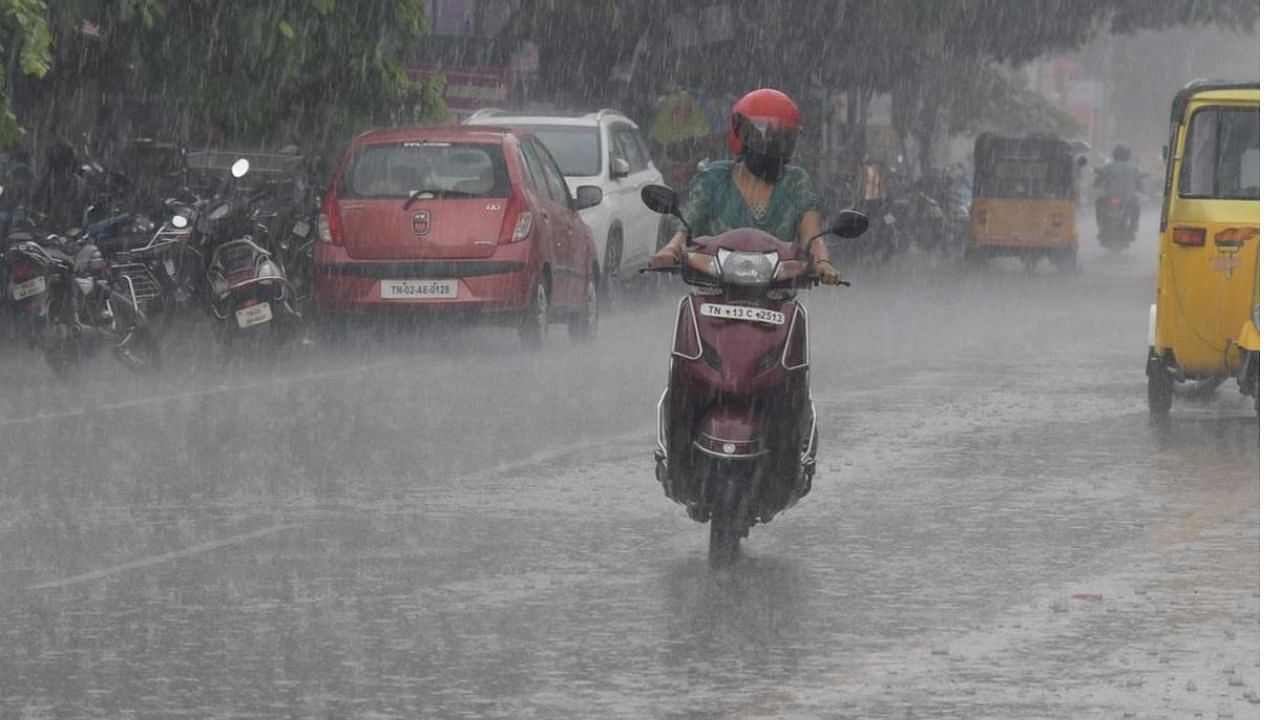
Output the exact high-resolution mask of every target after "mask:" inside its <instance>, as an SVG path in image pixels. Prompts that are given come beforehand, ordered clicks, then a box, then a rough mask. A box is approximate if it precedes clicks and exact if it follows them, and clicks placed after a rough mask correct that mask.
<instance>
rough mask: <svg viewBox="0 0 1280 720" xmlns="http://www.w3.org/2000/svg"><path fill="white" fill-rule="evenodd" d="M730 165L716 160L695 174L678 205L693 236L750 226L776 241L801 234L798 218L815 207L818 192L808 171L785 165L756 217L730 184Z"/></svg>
mask: <svg viewBox="0 0 1280 720" xmlns="http://www.w3.org/2000/svg"><path fill="white" fill-rule="evenodd" d="M733 166H734V163H733V162H732V161H729V160H719V161H716V162H713V163H711V164H709V165H707V166H706V167H704V168H703V169H702V170H699V171H698V174H697V175H695V176H694V178H693V183H692V184H691V185H690V187H689V197H688V198H687V199H686V200H685V201H684V202H682V203H681V204H680V213H681V214H682V215H684V219H685V222H687V223H689V229H690V230H691V231H692V234H693V237H695V238H696V237H702V236H704V235H719V234H720V233H722V232H727V231H729V230H734V229H736V228H743V227H749V228H756V229H757V230H763V231H765V232H767V233H769V234H770V235H773V236H774V237H776V238H778V239H779V240H783V241H786V242H795V241H796V239H797V236H798V235H799V233H800V219H801V218H803V217H804V214H805V213H806V212H809V211H810V210H817V209H818V193H817V192H816V191H815V190H814V189H813V182H812V181H810V180H809V173H807V172H805V171H804V170H803V169H802V168H798V167H795V166H794V165H788V166H787V168H786V171H785V172H784V173H783V175H782V178H781V179H780V180H778V183H777V184H776V185H774V187H773V193H772V194H771V195H770V196H769V203H768V205H766V206H765V208H764V212H763V213H762V214H761V215H760V217H759V218H758V219H757V218H756V216H755V214H753V213H752V211H751V207H750V206H749V205H747V202H746V201H745V200H743V198H742V193H740V192H738V188H737V186H736V185H734V184H733Z"/></svg>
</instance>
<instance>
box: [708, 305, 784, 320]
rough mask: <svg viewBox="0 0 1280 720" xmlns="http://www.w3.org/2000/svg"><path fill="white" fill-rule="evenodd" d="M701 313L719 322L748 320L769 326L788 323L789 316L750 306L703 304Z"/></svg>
mask: <svg viewBox="0 0 1280 720" xmlns="http://www.w3.org/2000/svg"><path fill="white" fill-rule="evenodd" d="M699 312H701V313H702V314H703V315H704V316H706V317H709V318H716V319H717V320H746V321H748V322H762V323H768V324H769V325H781V324H783V323H785V322H786V321H787V316H786V315H783V314H782V313H780V312H778V311H777V310H766V309H765V308H758V307H751V306H750V305H717V304H716V303H703V304H702V309H701V310H700V311H699Z"/></svg>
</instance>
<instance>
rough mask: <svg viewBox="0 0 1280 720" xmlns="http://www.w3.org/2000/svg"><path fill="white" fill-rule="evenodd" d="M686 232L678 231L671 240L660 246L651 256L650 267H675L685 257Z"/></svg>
mask: <svg viewBox="0 0 1280 720" xmlns="http://www.w3.org/2000/svg"><path fill="white" fill-rule="evenodd" d="M683 246H684V233H676V236H675V237H673V238H671V242H669V243H667V244H666V245H663V246H662V247H661V248H658V252H656V253H654V254H652V255H650V256H649V267H652V268H673V267H676V266H677V265H679V264H680V261H681V260H682V259H684V247H683Z"/></svg>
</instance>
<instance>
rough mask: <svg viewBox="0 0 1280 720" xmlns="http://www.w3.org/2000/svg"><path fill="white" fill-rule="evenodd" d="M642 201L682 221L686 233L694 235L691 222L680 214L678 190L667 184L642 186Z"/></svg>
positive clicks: (650, 207) (657, 211)
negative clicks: (690, 227) (690, 226)
mask: <svg viewBox="0 0 1280 720" xmlns="http://www.w3.org/2000/svg"><path fill="white" fill-rule="evenodd" d="M640 201H641V202H643V203H644V206H645V207H647V208H649V209H650V210H652V211H654V212H656V213H658V214H659V215H671V216H672V217H674V218H675V219H677V220H679V221H680V224H681V225H683V226H684V231H685V234H686V235H692V234H693V233H692V231H690V230H689V223H687V222H685V219H684V217H683V216H682V215H681V214H680V198H679V197H677V196H676V191H675V190H672V189H671V188H669V187H667V186H666V185H657V184H652V185H645V186H644V187H642V188H640Z"/></svg>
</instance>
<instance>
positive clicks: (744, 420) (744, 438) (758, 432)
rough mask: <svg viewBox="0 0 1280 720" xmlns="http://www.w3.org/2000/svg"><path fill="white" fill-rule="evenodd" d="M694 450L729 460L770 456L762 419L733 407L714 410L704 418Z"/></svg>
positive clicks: (745, 409)
mask: <svg viewBox="0 0 1280 720" xmlns="http://www.w3.org/2000/svg"><path fill="white" fill-rule="evenodd" d="M693 447H694V448H696V449H697V450H698V451H700V452H702V453H704V454H706V455H710V456H712V457H717V458H723V459H727V460H737V459H749V458H759V457H763V456H764V455H767V454H768V453H769V448H768V445H767V443H766V441H765V431H764V423H763V422H762V420H761V418H760V416H759V415H753V414H752V413H751V412H750V411H749V410H748V408H745V407H736V406H732V405H721V406H718V407H714V408H712V409H710V410H708V411H707V413H706V414H705V415H703V417H702V420H701V422H699V423H698V432H697V434H696V435H695V436H694V441H693Z"/></svg>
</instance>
